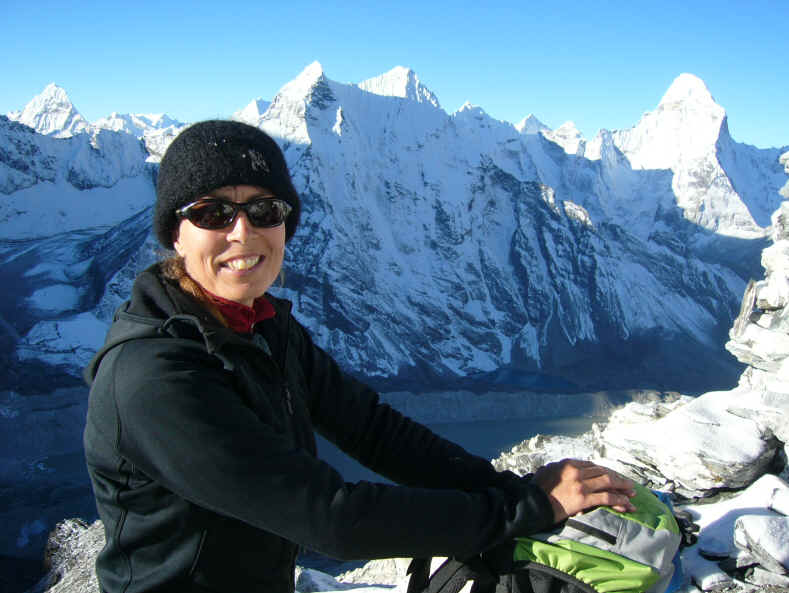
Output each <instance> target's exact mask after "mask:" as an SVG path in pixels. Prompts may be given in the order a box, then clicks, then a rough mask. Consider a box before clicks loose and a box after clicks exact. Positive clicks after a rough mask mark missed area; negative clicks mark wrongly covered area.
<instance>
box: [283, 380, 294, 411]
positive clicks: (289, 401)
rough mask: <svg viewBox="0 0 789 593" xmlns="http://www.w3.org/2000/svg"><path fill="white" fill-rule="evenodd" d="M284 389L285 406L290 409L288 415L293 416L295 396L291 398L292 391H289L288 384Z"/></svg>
mask: <svg viewBox="0 0 789 593" xmlns="http://www.w3.org/2000/svg"><path fill="white" fill-rule="evenodd" d="M282 388H283V391H284V395H285V405H286V406H287V408H288V414H290V415H291V416H293V396H291V394H290V389H288V384H287V383H285V385H283V387H282Z"/></svg>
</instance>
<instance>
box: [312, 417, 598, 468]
mask: <svg viewBox="0 0 789 593" xmlns="http://www.w3.org/2000/svg"><path fill="white" fill-rule="evenodd" d="M600 421H601V418H598V417H586V416H580V417H579V416H573V417H564V418H537V419H517V418H516V419H504V420H474V421H467V422H440V423H430V422H427V423H425V424H426V426H428V427H429V428H430V429H431V430H432V431H433V432H435V433H437V434H439V435H441V436H442V437H444V438H446V439H448V440H450V441H452V442H454V443H457V444H458V445H461V446H462V447H463V448H464V449H466V450H467V451H469V452H470V453H474V454H475V455H479V456H480V457H484V458H485V459H494V458H496V457H498V456H499V454H500V453H501V452H502V451H509V450H510V449H511V448H512V447H513V446H514V445H516V444H518V443H520V442H521V441H524V440H526V439H528V438H531V437H533V436H535V435H537V434H545V435H565V436H574V435H578V434H582V433H584V432H586V431H588V430H590V429H591V427H592V424H593V423H594V422H600ZM318 456H319V457H320V458H321V459H323V460H325V461H326V462H328V463H329V464H331V465H332V466H334V467H335V469H337V470H338V471H339V472H340V473H341V474H342V475H343V477H344V478H345V480H346V481H348V482H356V481H359V480H369V481H381V480H382V478H381V477H380V476H378V475H377V474H375V473H374V472H372V471H370V470H369V469H367V468H366V467H364V466H362V465H360V464H359V463H358V462H356V460H354V459H351V458H349V457H348V456H347V455H345V454H344V453H343V452H342V451H340V450H339V449H337V448H336V447H335V446H334V445H333V444H331V443H329V442H328V441H326V440H324V439H323V438H321V437H318Z"/></svg>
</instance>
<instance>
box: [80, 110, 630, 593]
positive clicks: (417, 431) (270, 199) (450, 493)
mask: <svg viewBox="0 0 789 593" xmlns="http://www.w3.org/2000/svg"><path fill="white" fill-rule="evenodd" d="M299 212H300V202H299V197H298V195H297V193H296V191H295V190H294V188H293V185H292V183H291V180H290V175H289V173H288V170H287V167H286V164H285V161H284V158H283V156H282V153H281V152H280V150H279V148H278V146H277V145H276V143H275V142H274V141H273V140H272V139H271V138H269V137H268V136H267V135H266V134H264V133H263V132H261V131H260V130H258V129H257V128H254V127H250V126H247V125H244V124H241V123H237V122H227V121H207V122H202V123H199V124H196V125H194V126H191V127H190V128H188V129H187V130H185V131H184V132H183V133H181V134H180V135H179V136H178V137H177V138H176V139H175V140H174V141H173V143H172V144H171V145H170V147H169V148H168V150H167V152H166V154H165V155H164V157H163V159H162V161H161V165H160V170H159V177H158V181H157V201H156V205H155V211H154V229H155V231H156V234H157V237H158V239H159V241H160V242H161V244H162V246H164V247H165V248H168V249H174V250H175V252H176V255H175V256H174V257H172V258H170V259H168V260H165V261H164V262H162V263H159V264H156V265H154V266H152V267H151V268H149V269H147V270H145V271H144V272H142V273H141V274H140V275H139V277H138V278H137V279H136V281H135V284H134V287H133V289H132V295H131V299H130V301H129V302H127V303H126V304H125V305H124V307H122V308H121V309H120V310H119V312H118V313H117V314H116V319H115V322H114V323H113V325H112V327H111V329H110V331H109V334H108V336H107V342H106V344H105V346H104V348H103V349H102V350H101V351H100V352H99V353H98V354H97V355H96V357H95V358H94V360H93V361H92V363H91V365H90V366H89V368H88V369H87V370H86V378H87V379H88V382H89V383H90V384H91V393H90V404H89V410H88V417H87V424H86V428H85V451H86V457H87V463H88V469H89V473H90V476H91V479H92V482H93V488H94V493H95V496H96V503H97V507H98V510H99V514H100V516H101V519H102V520H103V522H104V527H105V531H106V536H107V542H106V545H105V548H104V550H103V551H102V552H101V554H100V555H99V557H98V559H97V562H96V570H97V574H98V577H99V581H100V583H101V587H102V589H103V590H104V591H105V592H108V593H114V592H116V591H118V592H119V591H124V592H127V593H134V592H138V591H206V590H211V591H283V592H285V591H286V592H290V591H293V589H294V582H293V571H294V562H295V558H296V554H297V550H298V547H299V546H306V547H309V548H311V549H314V550H317V551H319V552H322V553H324V554H327V555H329V556H333V557H336V558H340V559H351V558H354V559H357V558H381V557H397V556H406V557H407V556H434V555H435V556H438V555H456V556H461V557H468V556H471V555H473V554H477V553H479V552H481V551H483V550H486V549H489V548H491V547H493V546H495V545H497V544H499V543H501V542H504V541H506V540H508V539H511V538H512V537H514V536H518V535H525V534H528V533H533V532H535V531H539V530H541V529H544V528H546V527H548V526H550V525H551V524H553V523H555V522H557V521H560V520H562V519H563V518H565V517H567V516H568V515H569V514H573V513H575V512H578V511H580V510H583V509H585V508H588V507H591V506H595V505H600V504H611V505H616V506H617V507H618V508H620V509H621V510H628V509H630V508H631V507H632V505H630V503H629V497H630V496H632V495H633V492H632V491H631V487H632V484H631V483H630V482H629V481H627V480H625V479H624V478H621V477H620V476H618V475H617V474H615V473H613V472H610V471H609V470H607V469H605V468H601V467H598V466H595V465H593V464H591V463H586V462H577V461H567V462H562V463H559V464H551V465H548V466H546V467H545V468H543V469H541V470H540V471H538V472H537V473H536V474H535V475H534V476H533V477H529V478H519V477H517V476H515V475H514V474H512V473H509V472H504V473H497V472H496V471H495V470H494V469H493V467H492V466H491V465H490V463H489V462H487V461H486V460H483V459H481V458H478V457H475V456H472V455H470V454H469V453H467V452H466V451H464V450H463V449H462V448H460V447H458V446H457V445H454V444H452V443H450V442H448V441H445V440H443V439H441V438H439V437H437V436H436V435H434V434H433V433H431V432H430V431H429V430H428V429H426V428H424V427H423V426H421V425H419V424H416V423H414V422H412V421H410V420H408V419H407V418H405V417H403V416H402V415H400V414H399V413H397V412H396V411H394V410H392V409H391V408H389V407H388V406H386V405H383V404H380V403H379V402H378V397H377V395H376V394H375V393H373V392H372V391H371V390H370V389H369V388H367V387H365V386H364V385H362V384H360V383H359V382H357V381H355V380H354V379H352V378H350V377H349V376H347V375H345V374H343V373H342V372H341V371H340V369H339V368H338V367H337V365H336V364H335V362H334V361H333V360H332V359H331V357H330V356H328V355H327V354H326V353H325V352H324V351H323V350H321V349H320V348H318V347H317V346H315V345H314V344H313V342H312V340H311V339H310V337H309V335H308V334H307V332H306V331H305V329H304V328H303V327H302V326H301V325H300V324H299V323H298V322H297V321H296V320H295V319H294V318H293V316H292V315H291V313H290V303H288V302H286V301H284V300H281V299H277V298H274V297H273V296H270V295H268V294H266V290H267V289H268V288H269V287H270V286H271V284H272V283H273V282H274V281H275V279H276V278H277V276H278V275H279V273H280V270H281V267H282V260H283V254H284V249H285V244H286V242H287V241H288V240H289V239H290V238H291V237H292V236H293V234H294V232H295V231H296V228H297V226H298V222H299ZM316 430H317V431H318V432H320V433H321V434H322V435H324V436H325V437H326V438H327V439H329V440H330V441H333V442H334V443H336V444H337V445H338V446H339V447H340V448H341V449H342V450H344V451H346V452H347V453H348V454H349V455H351V456H353V457H355V458H356V459H358V460H359V461H360V462H361V463H363V464H364V465H366V466H368V467H370V468H371V469H373V470H375V471H376V472H378V473H380V474H381V475H383V476H386V477H387V478H389V479H391V480H392V481H393V482H395V483H397V484H398V485H386V484H372V483H367V482H360V483H357V484H350V483H345V482H344V481H343V479H342V477H341V476H340V475H339V474H338V473H337V472H336V471H335V470H334V469H333V468H332V467H330V466H329V465H327V464H326V463H324V462H322V461H320V460H319V459H317V458H316V457H315V438H314V431H316Z"/></svg>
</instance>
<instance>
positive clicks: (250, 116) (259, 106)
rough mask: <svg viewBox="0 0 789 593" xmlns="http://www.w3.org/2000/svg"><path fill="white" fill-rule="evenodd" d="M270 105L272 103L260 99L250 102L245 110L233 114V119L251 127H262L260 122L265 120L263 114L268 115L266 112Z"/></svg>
mask: <svg viewBox="0 0 789 593" xmlns="http://www.w3.org/2000/svg"><path fill="white" fill-rule="evenodd" d="M270 105H271V102H270V101H265V100H263V99H262V98H260V97H258V98H257V99H254V100H252V101H250V102H249V104H248V105H247V106H246V107H244V108H243V109H239V110H238V111H236V112H235V113H233V115H232V116H231V119H234V120H236V121H240V122H244V123H246V124H249V125H250V126H258V125H260V120H261V119H262V118H263V114H264V113H266V110H267V109H268V108H269V106H270Z"/></svg>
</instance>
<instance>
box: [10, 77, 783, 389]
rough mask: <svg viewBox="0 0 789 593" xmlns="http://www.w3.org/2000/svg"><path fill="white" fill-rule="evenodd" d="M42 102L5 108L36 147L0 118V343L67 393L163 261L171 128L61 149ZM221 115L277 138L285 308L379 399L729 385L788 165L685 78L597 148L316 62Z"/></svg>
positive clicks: (133, 129) (412, 81)
mask: <svg viewBox="0 0 789 593" xmlns="http://www.w3.org/2000/svg"><path fill="white" fill-rule="evenodd" d="M54 94H55V93H53V92H52V89H51V88H50V87H47V89H45V91H44V93H43V95H47V96H49V95H54ZM57 94H58V95H59V93H57ZM64 95H65V93H64ZM61 99H62V97H61ZM37 101H38V100H37V99H34V101H32V102H31V103H30V104H29V105H28V107H26V108H25V111H24V113H26V115H25V116H24V118H23V117H22V116H21V115H19V113H17V114H11V115H12V116H14V119H18V120H19V121H20V122H24V123H27V124H28V125H33V124H35V126H37V127H36V130H37V131H38V133H36V132H34V131H33V130H31V129H30V128H28V127H25V126H23V125H20V124H19V123H15V122H13V121H10V120H9V119H0V163H2V166H1V167H0V188H2V189H1V190H0V191H2V192H3V193H4V194H5V195H4V196H2V210H1V211H0V214H1V215H0V236H2V237H4V240H3V241H0V257H2V258H4V259H3V261H4V262H5V264H6V265H5V266H4V269H5V270H6V271H4V272H3V274H4V275H5V277H6V278H7V279H8V281H9V283H11V282H13V283H15V284H14V285H15V286H19V287H20V288H19V289H18V290H16V292H15V293H14V295H13V296H14V299H13V300H12V301H11V302H7V303H6V304H5V305H4V307H5V310H4V311H3V312H2V317H3V319H2V321H0V334H2V337H3V339H2V340H0V347H2V349H3V350H2V352H3V357H4V358H6V359H8V360H9V361H15V362H17V363H20V364H19V365H18V368H25V365H31V364H34V363H35V364H37V365H50V367H51V366H55V367H59V368H61V369H65V370H66V371H67V372H68V373H70V374H71V375H73V376H76V374H77V372H78V367H79V366H80V365H81V364H83V363H84V361H85V358H86V357H87V356H89V352H90V351H91V349H92V348H95V347H96V346H98V345H99V344H100V343H101V339H102V337H101V333H102V332H101V329H102V328H103V327H106V324H107V323H108V321H109V319H110V318H111V312H112V310H113V308H114V307H115V306H116V305H117V304H119V303H120V302H121V301H122V300H123V299H124V298H126V296H127V295H128V292H129V288H130V283H131V281H132V279H133V277H134V275H135V274H136V272H137V271H138V270H139V269H141V268H142V267H144V266H145V265H147V264H149V263H150V262H152V261H154V260H155V259H156V257H157V252H156V249H157V248H156V245H155V242H154V241H153V239H152V237H151V236H150V233H149V229H150V225H149V220H150V213H149V212H148V210H147V209H148V208H150V206H151V204H152V203H153V201H154V189H153V174H154V170H155V164H154V163H155V162H156V161H158V158H159V157H160V156H161V154H162V152H163V150H164V148H165V146H166V144H167V142H168V141H169V139H171V138H172V137H173V136H174V135H175V134H176V133H177V131H178V130H179V129H180V128H181V127H182V125H181V124H179V123H178V122H174V121H173V120H169V119H166V118H165V117H162V116H160V117H157V118H153V117H150V116H148V119H144V118H143V117H142V116H118V115H116V114H113V116H110V117H109V118H105V119H104V120H100V121H99V122H95V123H93V124H87V127H86V128H85V131H83V132H80V133H73V130H72V131H71V132H68V130H71V128H69V129H68V130H67V127H66V124H65V123H64V124H63V126H64V127H63V129H62V133H61V132H59V131H58V130H56V129H55V128H53V127H52V125H50V124H46V125H45V124H43V123H41V122H52V121H55V118H54V115H53V114H51V113H49V112H48V111H47V110H50V109H55V113H56V114H62V113H65V112H69V109H68V108H67V106H65V103H64V101H63V100H60V101H59V102H58V103H57V104H56V105H57V108H54V107H52V105H53V102H52V101H44V100H40V101H38V102H37ZM34 105H39V106H40V108H39V110H40V112H35V109H34V108H33V107H31V106H34ZM68 105H70V103H68ZM71 112H72V113H78V112H76V110H75V109H73V106H72V107H71ZM20 113H22V112H20ZM59 117H60V116H59ZM235 117H236V118H238V119H242V120H244V121H247V122H249V123H253V124H254V125H258V126H260V127H261V128H262V129H264V130H265V131H267V132H268V133H270V134H271V135H273V136H274V137H275V138H277V140H278V141H279V142H280V145H281V146H282V148H283V150H284V152H285V156H286V159H287V161H288V163H289V166H290V168H291V172H292V174H293V178H294V183H295V185H296V187H297V189H298V190H299V192H300V195H301V198H302V201H303V206H304V207H303V219H302V223H301V226H300V227H299V229H298V231H297V233H296V236H295V237H294V238H293V240H292V241H291V243H290V244H289V247H288V251H287V257H286V264H285V267H286V282H285V286H284V287H279V288H276V289H275V290H276V292H278V293H279V294H281V295H283V296H286V297H288V298H290V299H292V300H293V301H294V304H295V308H296V312H297V316H298V317H299V319H300V320H302V321H303V323H305V325H307V326H308V327H309V328H310V330H311V332H312V333H313V336H314V338H315V339H316V341H317V342H318V343H319V344H321V345H322V346H323V347H324V348H326V349H327V350H328V351H330V352H331V353H332V354H333V355H334V356H335V357H336V358H337V359H338V360H339V361H340V363H341V364H342V366H344V367H345V368H347V369H348V370H350V371H351V372H353V373H355V374H358V375H359V376H361V377H364V378H365V379H367V380H368V381H370V382H371V383H373V384H374V385H376V386H377V387H379V388H381V389H393V388H407V389H411V390H413V391H424V390H426V389H428V388H436V387H442V386H445V387H456V386H461V385H462V386H464V387H467V388H468V387H472V388H473V387H474V386H479V387H484V388H490V387H491V386H493V387H496V386H498V387H500V388H505V387H517V388H534V389H548V388H554V389H562V390H568V391H569V390H577V389H612V388H633V387H660V388H665V389H676V390H688V391H695V390H705V389H711V388H713V387H725V386H730V385H731V384H733V383H734V382H735V381H736V379H737V376H738V375H739V372H740V370H741V366H740V365H738V363H736V362H735V361H734V360H733V359H732V358H731V356H730V355H729V354H727V353H726V352H725V350H724V348H723V344H724V342H725V341H726V332H727V331H728V328H729V327H730V326H731V321H732V320H733V319H734V317H735V316H736V315H737V312H738V309H739V301H740V296H741V295H742V292H743V289H744V287H745V284H746V282H747V281H748V280H749V279H750V278H751V277H759V276H760V275H761V268H760V264H759V255H760V253H761V251H762V249H763V248H764V246H765V245H766V243H765V237H766V234H767V231H766V229H767V227H768V225H769V224H770V222H769V216H770V214H771V213H772V212H773V211H774V210H775V209H776V208H777V206H778V204H779V203H780V201H781V200H782V196H781V195H780V194H779V189H780V188H781V186H783V185H784V183H786V180H787V176H786V174H785V172H784V170H783V166H782V165H781V164H780V163H779V156H780V154H781V151H780V150H778V149H774V150H759V149H756V148H754V147H751V146H747V145H743V144H739V143H736V142H734V141H733V140H732V139H731V137H730V136H729V134H728V127H727V124H726V115H725V112H724V110H723V109H722V108H721V107H720V106H718V105H717V104H716V103H715V102H714V100H713V99H712V97H711V95H710V93H709V91H708V90H707V89H706V87H705V86H704V83H703V82H702V81H700V80H699V79H698V78H696V77H693V76H691V75H682V76H680V77H679V78H677V80H676V81H675V82H674V84H672V86H671V88H670V89H669V90H668V91H667V93H666V95H665V96H664V98H663V100H662V101H661V102H660V104H659V105H658V106H657V108H656V109H655V110H654V111H652V112H648V113H645V114H644V116H643V117H642V119H641V121H639V122H638V123H637V124H636V125H635V126H634V127H633V128H630V129H629V130H622V131H608V130H602V131H601V132H600V133H599V134H598V136H597V137H595V138H594V139H592V140H586V139H584V138H583V137H582V136H581V135H580V133H578V131H577V129H575V126H574V125H572V124H571V123H569V122H568V124H565V125H563V126H561V127H560V128H558V129H557V130H550V129H548V128H547V127H546V126H544V125H543V124H542V123H540V122H539V120H537V119H536V118H535V117H534V116H529V117H528V118H526V119H524V120H523V121H522V122H520V123H519V124H518V125H517V126H514V125H512V124H510V123H507V122H502V121H497V120H495V119H493V118H491V117H489V116H488V115H487V114H486V113H485V112H484V110H482V109H481V108H480V107H475V106H472V105H464V106H463V107H462V108H461V109H460V110H459V111H458V112H456V113H453V114H447V113H446V112H445V111H443V110H442V109H441V107H440V104H439V102H438V99H437V98H436V97H435V95H434V94H433V93H432V92H430V91H429V90H428V89H427V88H426V87H425V86H424V85H423V84H422V83H421V82H420V81H419V79H418V77H417V76H416V74H415V73H413V71H411V70H407V69H404V68H395V69H394V70H392V71H390V72H388V73H386V74H384V75H382V76H380V77H377V78H374V79H370V80H368V81H364V82H362V83H359V84H339V83H336V82H334V81H332V80H330V79H328V78H327V77H326V76H325V75H324V73H323V71H322V68H321V66H320V64H318V63H314V64H312V65H310V66H309V67H307V68H306V69H305V70H304V72H302V73H301V74H300V75H299V76H298V77H297V78H296V79H294V80H293V81H291V82H290V83H288V84H287V85H285V86H284V87H283V88H282V89H281V90H280V92H279V93H278V94H277V95H276V96H275V97H274V98H273V100H272V101H271V103H270V104H269V103H267V102H265V101H262V100H256V101H253V102H252V103H250V104H249V105H248V106H247V107H246V108H244V109H242V110H240V111H238V112H236V114H235ZM73 120H74V117H72V119H71V120H68V119H63V118H62V117H60V119H58V120H57V121H63V122H67V121H73ZM69 125H70V124H69ZM110 130H116V131H110ZM165 130H166V132H164V131H165ZM67 132H68V133H67ZM44 133H46V134H47V135H46V136H45V135H43V134H44ZM69 133H70V134H71V137H67V138H62V139H56V138H54V137H52V136H56V135H58V134H59V135H63V136H67V135H69ZM153 134H159V139H160V142H159V144H154V143H153V142H152V141H151V137H152V135H153ZM72 170H74V171H77V172H75V173H74V174H71V171H72ZM60 210H63V211H64V212H65V214H63V215H61V214H60V213H59V212H60ZM59 217H60V218H59ZM61 219H63V221H65V222H61ZM55 221H57V222H55ZM9 285H11V284H9ZM3 332H4V333H3ZM22 363H24V364H22ZM36 368H37V367H36ZM39 374H40V373H39ZM6 383H7V384H8V385H9V386H11V385H14V387H15V388H21V387H20V386H18V385H16V383H15V381H14V380H11V379H9V380H7V381H6Z"/></svg>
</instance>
